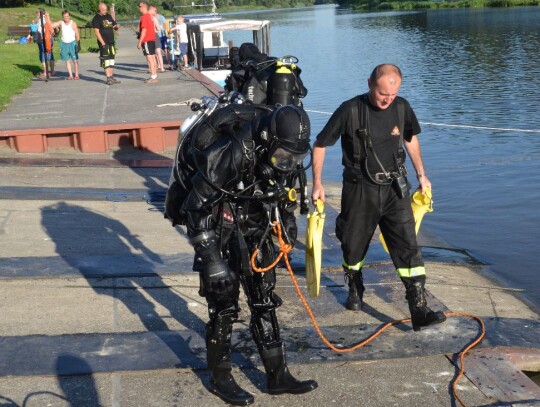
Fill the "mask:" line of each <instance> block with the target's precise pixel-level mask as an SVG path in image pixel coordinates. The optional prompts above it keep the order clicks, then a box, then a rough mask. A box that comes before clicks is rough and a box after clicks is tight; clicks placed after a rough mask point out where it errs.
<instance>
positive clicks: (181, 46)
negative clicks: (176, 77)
mask: <svg viewBox="0 0 540 407" xmlns="http://www.w3.org/2000/svg"><path fill="white" fill-rule="evenodd" d="M171 31H174V32H175V34H176V38H177V41H176V44H177V47H178V49H177V50H176V52H175V54H177V55H180V61H181V62H182V64H180V66H179V69H180V68H182V69H188V68H189V65H188V57H187V49H188V36H187V25H186V23H185V22H184V16H178V17H177V19H176V25H175V26H174V27H172V28H171Z"/></svg>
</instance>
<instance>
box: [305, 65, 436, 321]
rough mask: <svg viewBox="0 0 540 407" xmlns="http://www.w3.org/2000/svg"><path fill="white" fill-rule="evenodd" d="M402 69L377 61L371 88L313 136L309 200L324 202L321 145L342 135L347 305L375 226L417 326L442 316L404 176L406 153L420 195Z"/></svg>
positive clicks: (354, 300)
mask: <svg viewBox="0 0 540 407" xmlns="http://www.w3.org/2000/svg"><path fill="white" fill-rule="evenodd" d="M401 81H402V75H401V70H400V69H399V68H398V67H397V66H396V65H391V64H382V65H379V66H377V67H376V68H375V69H374V70H373V72H372V73H371V76H370V78H369V80H368V86H369V92H368V93H366V94H363V95H360V96H357V97H354V98H353V99H350V100H348V101H346V102H344V103H342V104H341V106H340V107H339V108H338V109H337V110H336V111H335V112H334V114H333V115H332V117H330V119H329V121H328V123H327V124H326V126H325V127H324V128H323V130H322V131H321V132H320V133H319V135H318V136H317V140H316V141H315V144H314V147H313V191H312V194H311V198H312V200H313V201H314V202H315V201H316V200H317V199H321V200H323V201H324V200H325V194H324V188H323V185H322V169H323V163H324V155H325V151H326V147H327V146H331V145H333V144H334V143H335V142H336V141H337V140H338V139H339V138H340V136H341V148H342V157H343V165H344V166H345V170H344V172H343V193H342V197H341V213H340V214H339V216H338V218H337V219H336V236H337V238H338V239H339V240H340V241H341V249H342V251H343V269H344V272H345V275H346V279H347V280H348V285H349V296H348V298H347V303H346V308H347V309H349V310H353V311H357V310H360V309H361V308H362V305H363V298H362V296H363V293H364V284H363V279H362V266H363V265H364V261H365V256H366V253H367V250H368V248H369V243H370V241H371V238H372V236H373V233H374V232H375V228H376V227H377V224H378V225H379V227H380V229H381V232H382V234H383V236H384V238H385V240H386V244H387V246H388V249H389V251H390V256H391V257H392V261H393V263H394V266H395V268H396V271H397V274H398V275H399V277H400V278H401V281H402V282H403V284H404V286H405V291H406V299H407V301H408V304H409V310H410V312H411V319H412V326H413V329H414V330H415V331H418V330H420V328H421V327H424V326H428V325H433V324H438V323H441V322H444V321H445V320H446V316H445V315H444V313H442V312H440V311H438V312H434V311H432V310H431V309H430V308H429V307H428V306H427V302H426V297H425V291H424V284H425V281H426V270H425V268H424V260H423V258H422V253H421V251H420V247H419V246H418V243H417V241H416V233H415V228H414V227H415V225H414V217H413V213H412V209H411V203H410V199H409V187H410V186H409V184H408V181H407V179H406V175H407V174H406V170H405V157H406V155H405V151H404V149H403V146H404V147H405V149H406V150H407V152H408V154H409V157H410V159H411V161H412V164H413V166H414V169H415V171H416V178H417V179H418V181H419V184H420V188H421V190H422V192H423V193H425V191H426V189H428V188H430V189H431V183H430V181H429V179H428V177H427V176H426V173H425V170H424V165H423V162H422V156H421V153H420V143H419V142H418V137H417V134H419V133H420V125H419V123H418V120H417V119H416V115H415V114H414V111H413V110H412V108H411V106H410V105H409V103H408V102H407V101H406V100H405V99H403V98H400V97H398V96H397V95H398V92H399V89H400V87H401Z"/></svg>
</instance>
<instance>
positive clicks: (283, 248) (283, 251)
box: [251, 221, 486, 407]
mask: <svg viewBox="0 0 540 407" xmlns="http://www.w3.org/2000/svg"><path fill="white" fill-rule="evenodd" d="M272 230H273V231H274V233H275V234H276V235H277V238H278V242H279V247H280V249H279V254H278V256H277V258H276V260H275V261H274V262H272V264H270V265H269V266H266V267H257V266H256V264H255V260H256V257H257V254H258V253H259V249H255V250H254V252H253V254H252V255H251V267H252V269H253V270H254V271H256V272H258V273H263V272H266V271H268V270H270V269H272V268H274V267H275V266H276V265H277V264H278V263H279V261H280V260H281V258H284V259H285V264H286V266H287V271H288V272H289V275H290V277H291V280H292V282H293V285H294V288H295V289H296V293H297V295H298V298H300V301H301V302H302V304H303V305H304V308H305V309H306V311H307V313H308V315H309V318H310V319H311V323H312V325H313V328H315V331H317V334H318V335H319V337H320V338H321V340H322V341H323V342H324V343H325V344H326V346H328V347H329V348H330V349H332V350H333V351H334V352H337V353H348V352H352V351H354V350H356V349H359V348H361V347H363V346H365V345H367V344H368V343H370V342H372V341H373V340H374V339H375V338H377V337H378V336H379V335H380V334H381V333H383V332H384V331H385V330H386V329H388V328H390V327H391V326H393V325H397V324H401V323H407V322H411V318H405V319H399V320H395V321H391V322H387V323H386V324H384V325H383V326H381V327H380V328H379V329H377V331H375V332H374V333H373V334H371V335H370V336H368V337H367V338H365V339H363V340H362V341H361V342H359V343H357V344H356V345H353V346H350V347H343V348H338V347H336V346H334V345H333V344H332V343H331V342H330V341H329V340H328V339H327V338H326V336H325V335H324V333H323V332H322V331H321V329H320V327H319V324H318V323H317V320H316V318H315V316H314V315H313V312H312V311H311V307H310V306H309V304H308V303H307V301H306V298H305V297H304V295H303V294H302V291H301V290H300V286H299V285H298V281H296V277H295V276H294V273H293V271H292V267H291V264H290V263H289V256H288V254H289V253H290V251H291V250H292V245H290V244H287V243H286V242H285V241H284V240H283V236H282V233H281V225H280V224H279V222H278V221H276V222H275V223H274V226H273V227H272ZM444 315H446V316H447V317H467V318H472V319H474V320H476V321H477V322H478V324H479V325H480V330H481V332H480V335H479V336H478V337H477V338H476V339H474V340H473V341H472V342H471V343H469V344H468V345H467V346H466V347H465V348H463V350H462V351H461V352H459V354H458V355H459V365H460V366H459V374H458V375H457V376H456V377H455V378H454V380H453V382H452V392H453V394H454V397H455V398H456V400H457V401H458V402H459V403H460V404H461V405H462V406H463V407H466V404H465V403H464V402H463V400H462V399H461V397H460V396H459V393H458V391H457V384H458V382H459V381H460V380H461V378H462V377H463V375H464V374H465V355H466V354H467V352H469V351H470V350H471V349H472V348H474V347H475V346H476V345H478V344H479V343H480V342H482V340H483V339H484V336H485V334H486V326H485V324H484V321H482V319H480V318H479V317H477V316H475V315H471V314H467V313H464V312H445V313H444Z"/></svg>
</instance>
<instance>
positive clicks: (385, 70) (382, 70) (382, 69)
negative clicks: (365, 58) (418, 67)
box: [369, 64, 403, 84]
mask: <svg viewBox="0 0 540 407" xmlns="http://www.w3.org/2000/svg"><path fill="white" fill-rule="evenodd" d="M389 73H395V74H397V75H398V76H399V77H400V78H403V77H402V75H401V69H399V67H398V66H397V65H394V64H380V65H377V66H376V67H375V69H373V71H372V72H371V75H370V77H369V80H370V81H371V83H372V84H375V83H377V81H378V80H379V79H380V78H381V77H382V76H384V75H387V74H389Z"/></svg>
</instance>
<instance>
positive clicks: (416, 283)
mask: <svg viewBox="0 0 540 407" xmlns="http://www.w3.org/2000/svg"><path fill="white" fill-rule="evenodd" d="M401 281H403V284H404V285H405V289H406V295H405V298H406V299H407V301H408V303H409V310H410V311H411V319H412V327H413V331H420V329H421V327H423V326H429V325H435V324H440V323H442V322H444V321H446V315H444V313H443V312H442V311H437V312H435V311H432V310H431V309H430V308H429V307H428V306H427V302H426V293H425V290H424V284H425V282H426V276H420V277H413V278H402V279H401Z"/></svg>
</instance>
